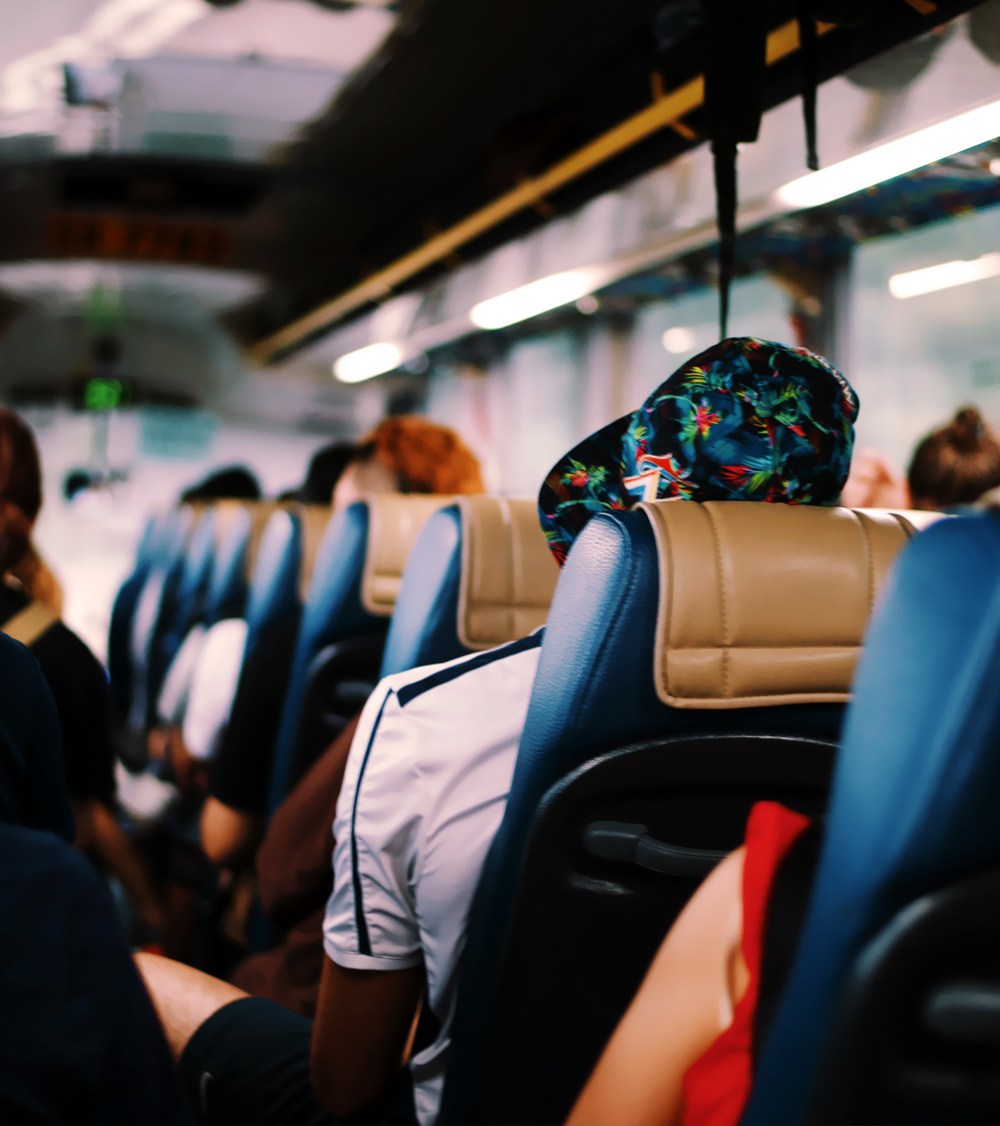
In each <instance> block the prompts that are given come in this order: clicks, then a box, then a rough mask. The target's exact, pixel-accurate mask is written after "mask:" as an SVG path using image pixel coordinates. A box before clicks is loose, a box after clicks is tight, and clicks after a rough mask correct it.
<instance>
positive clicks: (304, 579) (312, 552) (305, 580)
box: [294, 504, 333, 602]
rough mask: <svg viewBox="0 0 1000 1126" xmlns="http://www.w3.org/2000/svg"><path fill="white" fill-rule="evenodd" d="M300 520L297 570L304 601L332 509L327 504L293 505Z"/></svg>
mask: <svg viewBox="0 0 1000 1126" xmlns="http://www.w3.org/2000/svg"><path fill="white" fill-rule="evenodd" d="M294 511H295V512H297V513H298V516H299V519H300V520H301V521H302V566H301V570H300V571H299V597H300V598H301V599H302V601H303V602H305V600H306V598H307V597H308V594H309V584H310V583H311V582H312V574H313V570H314V569H315V566H316V556H317V555H319V546H320V544H321V543H322V542H323V533H324V532H325V531H326V526H327V525H328V524H329V523H330V518H331V517H332V516H333V509H332V508H331V507H330V505H328V504H300V505H296V506H295V507H294Z"/></svg>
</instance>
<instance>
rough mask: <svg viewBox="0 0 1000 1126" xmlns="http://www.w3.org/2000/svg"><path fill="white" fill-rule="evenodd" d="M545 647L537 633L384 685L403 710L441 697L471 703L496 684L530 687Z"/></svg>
mask: <svg viewBox="0 0 1000 1126" xmlns="http://www.w3.org/2000/svg"><path fill="white" fill-rule="evenodd" d="M541 646H542V632H541V631H537V632H535V633H533V634H529V636H528V637H522V638H519V639H518V640H517V641H511V642H508V643H507V644H506V645H499V646H497V647H496V648H493V649H487V650H484V651H483V652H481V653H472V654H469V655H468V656H464V657H457V658H455V660H452V661H447V662H445V663H444V664H440V665H424V666H421V667H419V668H416V669H411V670H409V671H408V672H405V673H398V674H396V675H394V676H390V677H387V678H386V679H385V681H384V682H383V683H384V684H385V685H386V687H387V688H389V689H390V690H391V691H392V692H393V693H394V694H395V695H396V697H397V699H398V701H399V705H400V707H401V708H406V707H408V706H409V705H411V704H413V703H414V702H415V701H417V700H422V701H423V702H424V703H427V702H431V701H433V702H436V701H437V699H438V698H439V697H442V696H444V695H449V696H450V695H452V694H456V695H460V696H462V697H464V698H466V699H469V700H470V702H471V700H472V697H471V696H470V693H471V692H478V691H479V690H480V689H485V688H486V687H487V686H488V685H489V684H490V683H491V682H494V681H495V682H498V683H499V682H511V681H513V682H515V683H520V682H522V681H526V682H527V683H528V684H529V685H530V683H531V680H532V679H533V678H534V670H535V665H536V664H537V661H538V654H539V652H540V651H541Z"/></svg>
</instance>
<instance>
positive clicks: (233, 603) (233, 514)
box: [202, 501, 259, 626]
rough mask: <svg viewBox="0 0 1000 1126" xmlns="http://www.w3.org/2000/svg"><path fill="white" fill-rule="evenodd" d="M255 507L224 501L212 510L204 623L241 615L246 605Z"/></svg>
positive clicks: (209, 623) (210, 623) (255, 515)
mask: <svg viewBox="0 0 1000 1126" xmlns="http://www.w3.org/2000/svg"><path fill="white" fill-rule="evenodd" d="M255 509H256V506H255V505H245V504H240V503H237V502H233V501H224V502H222V503H220V504H219V505H218V506H217V508H216V509H215V511H214V521H215V524H214V529H213V531H214V538H215V547H214V552H213V557H212V563H211V571H210V574H209V579H208V589H207V592H206V595H205V608H204V613H203V616H202V617H203V621H204V623H205V625H207V626H208V625H213V624H214V623H215V622H219V621H222V620H223V619H224V618H238V617H241V616H242V615H243V612H244V610H245V608H246V598H247V581H248V570H247V559H248V557H249V554H250V539H251V536H252V534H253V528H254V524H255V522H256V521H257V519H259V517H258V516H257V514H256V511H255Z"/></svg>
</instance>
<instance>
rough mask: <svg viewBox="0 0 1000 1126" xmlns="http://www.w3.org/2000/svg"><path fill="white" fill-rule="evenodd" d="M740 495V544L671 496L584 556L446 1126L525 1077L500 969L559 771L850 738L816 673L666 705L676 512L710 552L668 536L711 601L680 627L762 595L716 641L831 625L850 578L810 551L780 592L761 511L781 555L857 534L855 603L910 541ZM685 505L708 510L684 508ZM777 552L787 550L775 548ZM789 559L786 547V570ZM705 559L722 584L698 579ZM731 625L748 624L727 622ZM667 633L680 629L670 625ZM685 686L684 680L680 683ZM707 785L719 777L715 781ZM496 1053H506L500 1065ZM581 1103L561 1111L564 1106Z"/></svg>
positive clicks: (482, 922)
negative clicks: (663, 686) (713, 743)
mask: <svg viewBox="0 0 1000 1126" xmlns="http://www.w3.org/2000/svg"><path fill="white" fill-rule="evenodd" d="M730 505H731V506H732V507H739V508H741V509H744V510H745V511H744V512H742V513H740V514H738V515H734V516H733V517H732V518H731V520H730V518H727V517H723V519H725V520H726V521H727V522H726V523H725V525H724V527H725V529H726V532H725V537H724V539H723V542H722V546H723V547H724V548H725V551H724V552H723V553H722V554H721V555H720V553H719V551H718V546H719V545H718V544H717V543H716V542H715V538H714V537H713V535H712V525H711V524H710V523H709V522H708V521H707V519H706V518H705V516H704V514H701V513H698V512H697V511H696V510H697V509H698V508H699V507H701V506H699V505H696V504H683V503H676V502H669V501H661V502H658V503H657V504H654V505H643V506H641V507H639V508H638V509H633V510H631V511H627V512H622V513H614V514H601V515H598V516H595V517H594V518H593V519H592V520H591V521H590V523H589V524H588V525H587V527H586V528H585V529H584V530H583V532H582V533H581V535H580V537H579V539H578V540H577V542H576V544H575V546H574V547H573V549H572V551H571V552H570V555H569V559H568V561H567V563H566V566H565V567H564V568H563V571H562V574H561V576H560V579H559V584H558V588H557V590H556V594H555V597H554V599H553V603H552V608H551V611H550V613H549V618H548V624H547V626H546V636H545V642H544V644H543V646H542V653H541V657H540V660H539V666H538V672H537V674H536V678H535V683H534V687H533V690H532V695H531V700H530V703H529V707H528V714H527V719H526V722H525V729H524V733H523V736H522V739H521V743H520V747H519V751H518V757H517V763H516V766H515V769H514V775H513V778H512V783H511V790H510V796H509V798H508V802H507V806H506V809H505V813H504V817H503V820H502V822H501V824H500V828H499V830H498V832H497V834H496V837H495V838H494V841H493V844H492V846H491V848H490V851H489V853H488V855H487V858H486V862H485V865H484V868H483V873H482V877H481V880H480V883H479V886H478V889H477V892H476V896H475V898H474V902H473V905H472V910H471V913H470V918H469V931H468V944H467V947H466V953H465V960H464V963H463V970H462V979H461V982H460V985H459V1003H458V1008H457V1011H456V1016H455V1025H454V1033H453V1045H454V1048H453V1057H452V1063H451V1066H450V1069H449V1074H448V1080H447V1082H446V1085H445V1095H444V1103H443V1107H442V1121H444V1122H457V1121H472V1120H477V1117H478V1116H481V1115H484V1114H488V1113H490V1112H489V1111H486V1110H484V1109H483V1107H482V1105H481V1104H477V1100H478V1096H477V1091H479V1090H482V1089H484V1087H485V1086H487V1085H488V1083H487V1078H488V1079H489V1081H490V1082H492V1080H493V1078H494V1076H493V1074H490V1075H489V1076H487V1074H486V1073H487V1072H488V1071H490V1069H492V1071H493V1072H495V1073H496V1074H500V1073H501V1072H502V1069H503V1067H504V1066H506V1067H507V1072H508V1077H509V1079H510V1080H512V1081H514V1082H515V1085H516V1080H517V1078H518V1075H517V1074H516V1073H517V1069H518V1066H519V1061H518V1060H517V1058H516V1051H517V1050H516V1047H515V1046H512V1045H511V1043H510V1040H509V1037H508V1036H503V1038H502V1042H498V1041H497V1039H496V1038H497V1037H498V1036H499V1035H500V1034H499V1033H496V1032H495V1030H496V1029H497V1028H498V1027H504V1028H506V1027H507V1024H505V1023H504V1014H505V1009H506V1008H507V1007H509V1005H510V1004H511V1003H512V1002H511V1001H510V996H511V988H513V986H514V985H515V983H514V982H510V981H507V982H503V981H501V980H500V978H499V972H500V967H501V966H502V964H503V961H504V958H505V952H506V949H507V946H506V943H507V936H508V934H509V933H510V928H511V927H512V925H513V920H514V919H515V917H516V916H515V911H516V904H517V894H518V887H519V880H520V879H521V878H522V876H521V874H522V872H523V871H524V870H525V866H526V864H527V863H528V860H529V856H528V852H529V840H530V836H531V834H532V833H533V832H536V831H538V830H537V828H533V825H535V823H536V817H538V818H539V819H540V818H541V817H542V816H543V815H544V808H545V803H546V800H547V794H548V793H549V791H550V788H552V787H554V786H555V784H556V783H559V782H560V780H565V779H568V778H569V777H571V776H575V775H574V772H576V771H581V770H583V769H584V764H587V763H588V762H590V761H592V760H595V759H596V758H597V756H602V755H610V754H613V753H615V752H617V751H618V750H620V749H621V748H625V747H627V746H628V745H629V744H638V743H640V742H641V741H645V740H651V739H668V738H672V737H676V738H681V737H688V736H699V737H701V736H718V735H733V736H740V737H755V736H767V737H769V738H774V737H794V738H796V739H800V740H802V739H819V740H825V741H827V742H830V741H832V740H835V739H836V737H837V735H838V732H839V727H840V721H841V717H842V714H843V708H842V705H840V704H839V703H835V702H832V701H831V700H829V699H824V700H821V701H817V695H819V694H817V693H816V692H815V691H814V688H815V685H814V683H806V684H805V686H804V688H803V686H802V685H799V686H798V687H799V689H800V690H801V691H802V695H801V697H800V698H798V699H795V700H794V702H787V703H783V704H782V705H781V706H773V705H772V703H771V701H766V704H767V706H761V705H762V704H764V703H765V701H763V700H761V699H760V696H759V694H758V695H753V696H750V695H749V693H748V694H747V696H745V697H744V698H743V699H741V700H739V702H738V703H737V702H736V700H735V698H734V699H733V700H732V701H728V702H727V703H726V704H725V706H722V707H719V706H716V707H713V708H707V709H706V708H702V707H695V706H686V707H675V706H672V705H671V704H669V703H667V702H665V701H664V699H663V698H662V696H661V694H660V691H659V687H660V686H659V685H658V683H657V681H658V677H657V675H656V671H657V653H658V644H657V636H658V630H659V621H658V617H659V615H658V610H657V607H658V603H659V600H660V598H661V597H663V596H664V594H666V596H667V597H668V598H669V596H670V594H671V593H672V592H671V590H670V589H669V588H668V589H667V590H666V591H665V590H664V586H665V584H666V580H665V579H664V577H663V576H662V575H661V559H660V548H661V546H662V547H664V548H667V545H666V544H665V543H664V542H663V541H664V535H663V529H664V527H666V526H667V525H668V524H673V523H674V521H677V522H678V527H679V528H681V529H682V532H683V533H684V534H687V535H688V536H689V537H691V538H692V540H695V541H696V542H692V543H690V544H686V547H685V550H686V551H687V550H697V552H698V558H697V560H696V561H690V560H685V561H684V562H683V564H681V561H680V560H678V559H677V558H676V557H671V554H670V551H671V549H669V548H667V550H666V551H665V554H664V559H666V560H667V564H668V567H669V568H670V570H668V575H674V574H675V572H677V571H678V569H680V577H681V579H682V581H683V584H684V592H685V597H686V598H689V599H692V600H693V599H695V598H697V599H698V600H699V604H698V605H697V606H695V605H693V604H691V603H686V604H685V606H684V607H683V616H682V621H683V622H684V625H685V632H682V633H681V634H680V635H679V636H680V637H681V638H682V639H683V640H685V641H687V639H688V637H689V636H690V635H691V634H690V631H691V630H696V629H698V628H699V626H698V615H699V614H705V615H706V616H707V617H708V619H709V621H710V622H711V621H712V620H714V621H715V622H716V623H717V625H718V624H719V623H720V614H719V611H718V609H717V605H716V603H717V600H718V598H719V589H718V587H719V582H720V581H721V582H723V583H725V586H726V593H727V596H728V595H730V594H732V595H734V596H735V595H736V594H737V593H739V596H740V599H741V600H743V599H748V600H749V601H747V602H743V601H741V603H740V604H739V605H738V604H737V603H736V602H732V603H731V604H730V605H729V606H728V607H727V622H726V625H727V632H724V633H723V632H720V631H719V630H717V632H716V634H715V635H714V637H713V636H712V635H709V636H710V639H711V640H713V641H715V642H727V641H728V642H732V641H733V640H734V639H738V640H739V641H740V642H741V643H743V644H745V645H747V646H753V644H754V643H755V639H754V637H753V636H752V635H751V634H750V633H749V631H748V629H747V628H746V625H745V623H751V622H757V623H758V625H759V626H760V627H761V628H763V629H765V630H766V631H767V633H766V640H767V641H768V643H769V644H770V643H772V642H773V640H774V639H775V638H798V637H807V636H809V635H808V633H804V632H803V628H804V627H803V623H802V621H801V618H802V614H803V612H804V608H808V607H811V608H813V610H810V611H809V614H810V616H812V617H813V618H814V620H815V621H816V622H818V623H819V625H820V626H822V627H823V628H824V629H825V628H826V626H827V625H829V623H830V615H829V614H828V613H827V603H828V601H829V582H830V574H831V572H832V573H834V574H836V573H837V568H838V566H841V567H843V566H844V561H843V559H842V558H841V559H840V561H839V564H838V561H837V560H836V559H831V560H830V561H829V563H828V564H827V565H825V566H824V567H823V568H822V569H817V568H816V567H814V566H813V562H815V560H810V563H809V566H808V567H805V566H803V567H802V568H801V573H798V572H795V571H794V570H793V573H792V576H791V577H792V578H794V584H793V587H794V593H795V598H794V599H790V600H788V601H787V602H786V601H785V600H784V599H783V598H782V597H781V589H780V586H781V584H787V583H789V582H790V581H791V579H790V578H789V576H788V575H787V574H782V572H781V571H780V570H776V571H775V572H774V573H772V572H769V570H768V567H767V563H766V557H765V554H764V553H766V551H767V549H768V543H767V540H766V539H765V538H763V537H761V538H759V539H758V538H757V537H756V535H755V534H754V532H753V529H752V527H750V521H753V520H755V519H757V518H759V519H760V520H761V521H762V522H763V525H762V526H763V527H766V528H768V529H770V530H771V531H773V528H774V526H775V525H774V514H773V512H772V509H773V508H779V507H781V508H782V513H781V515H780V517H779V519H780V520H781V521H782V522H783V524H785V525H786V526H784V527H783V528H782V537H781V540H780V544H781V546H780V552H781V553H784V554H786V555H789V556H790V557H791V558H792V559H798V560H800V561H802V560H806V559H808V558H809V557H810V553H811V551H812V548H811V546H810V545H811V544H812V542H813V538H814V537H815V536H816V535H817V517H818V519H819V522H820V523H823V522H825V523H826V524H828V525H830V526H831V527H835V529H836V530H835V531H831V532H830V535H831V536H833V537H839V538H840V539H841V540H842V542H841V544H840V546H841V548H842V549H843V550H844V551H845V552H846V553H847V556H848V557H849V559H850V564H849V566H848V568H847V569H848V571H849V572H850V573H853V574H854V576H855V580H856V581H859V582H860V583H861V588H862V592H861V594H860V596H857V595H853V594H852V596H851V597H852V605H856V604H857V599H858V597H860V600H861V601H860V605H861V607H862V608H863V607H864V606H865V605H867V604H868V603H869V602H870V599H871V597H872V592H873V589H874V588H873V584H874V579H873V578H872V574H878V573H881V570H882V568H881V566H880V565H879V566H876V565H875V560H876V559H878V558H880V557H882V556H885V555H887V554H888V553H889V552H890V550H891V545H892V543H893V541H894V540H895V542H896V543H899V542H901V541H902V535H897V533H896V531H895V530H893V529H891V527H890V524H889V523H888V522H886V521H884V520H883V519H882V518H880V517H874V516H873V517H870V518H868V517H859V516H855V515H849V514H843V513H837V512H832V511H827V512H822V511H819V512H817V511H816V510H813V509H809V508H806V507H805V506H795V507H791V506H777V505H775V506H771V505H766V504H756V505H750V504H746V505H736V504H734V503H733V502H730ZM718 507H719V508H721V507H722V506H721V505H720V506H718ZM660 509H662V510H663V511H662V512H661V511H660ZM684 509H690V510H694V511H692V512H690V513H685V512H684V511H683V510H684ZM668 510H669V511H668ZM714 515H715V517H716V528H718V526H719V524H720V520H719V514H718V512H717V511H716V512H715V513H714ZM744 516H745V517H746V521H745V523H746V526H745V527H744ZM654 521H656V523H655V524H654ZM696 521H702V523H700V524H699V523H696ZM863 521H864V523H862V522H863ZM918 521H919V518H918ZM918 521H916V522H918ZM892 523H893V524H895V525H896V526H897V527H898V526H899V523H900V522H899V521H897V520H896V518H895V517H893V518H892ZM903 523H906V521H903ZM841 525H843V527H841ZM737 526H738V527H739V529H740V536H739V539H740V542H742V543H744V544H745V546H747V547H748V549H749V550H751V551H752V552H754V553H755V554H756V556H757V558H758V562H757V564H756V565H755V567H754V571H753V573H754V574H755V575H756V576H757V577H758V582H760V583H763V584H764V589H758V588H755V587H747V586H746V584H744V583H740V582H738V580H737V577H736V576H735V574H734V559H735V556H734V555H733V552H734V551H735V550H736V543H735V542H730V541H731V540H733V537H734V536H735V532H734V529H735V528H736V527H737ZM656 529H658V530H659V539H660V542H659V543H658V541H657V534H658V533H657V530H656ZM866 531H867V533H868V537H867V540H866ZM769 534H770V532H769ZM868 540H870V541H871V542H872V543H874V544H875V545H876V546H875V547H874V549H873V550H872V551H871V559H872V564H871V567H862V568H860V569H859V567H858V563H857V561H858V558H859V554H860V557H862V558H863V557H864V552H865V551H866V550H867V548H866V547H865V544H866V542H868ZM832 548H833V542H831V543H826V542H824V551H826V550H831V549H832ZM676 554H677V553H676V552H675V553H674V556H676ZM777 555H778V552H776V553H775V557H777ZM720 558H721V560H722V563H723V564H724V569H723V570H722V572H721V575H722V578H721V580H719V581H717V580H716V577H717V576H718V574H719V560H720ZM778 567H779V564H778V562H777V559H775V568H778ZM713 569H714V570H715V575H714V576H713ZM873 569H874V570H873ZM699 571H701V572H703V573H704V574H706V575H708V576H709V577H710V578H711V581H707V582H706V581H699ZM849 581H850V579H849V578H848V577H846V576H843V575H841V576H839V579H838V582H839V587H838V589H839V590H840V595H839V597H846V591H847V584H848V583H849ZM755 598H760V599H762V600H765V601H766V603H767V606H768V612H767V613H765V614H763V615H760V614H757V613H756V612H755V609H754V607H753V605H752V603H753V600H754V599H755ZM816 608H818V610H817V609H816ZM814 610H815V612H814ZM858 612H860V611H858ZM817 628H819V627H817ZM838 628H839V627H838ZM729 629H731V630H732V631H733V632H728V630H729ZM666 632H667V636H668V637H669V636H671V633H670V629H669V628H667V631H666ZM695 636H697V635H695ZM833 639H834V640H835V641H836V642H837V643H838V645H839V643H840V642H842V641H843V640H845V639H846V640H853V643H855V644H856V641H857V638H853V639H850V638H846V636H845V635H844V634H843V632H842V631H841V632H838V633H836V634H835V635H834V637H833ZM668 671H670V672H671V673H672V672H673V670H672V669H670V670H668ZM842 673H843V675H844V677H845V679H844V681H843V682H842V683H841V684H839V685H838V686H837V687H838V689H840V690H841V691H842V690H843V688H844V687H845V686H846V677H847V676H848V675H849V672H848V667H847V663H846V662H845V663H844V664H843V666H842ZM670 686H671V688H673V687H674V685H673V683H671V685H670ZM741 687H742V686H741ZM767 687H768V692H769V693H771V694H773V695H775V696H781V697H782V698H785V699H789V698H790V697H791V691H790V688H789V686H788V685H787V684H784V685H779V687H780V689H781V690H780V691H775V690H774V683H773V682H771V683H769V684H768V686H767ZM823 696H826V693H823ZM712 781H715V780H714V779H713V780H712ZM707 782H708V780H705V784H707ZM724 800H725V799H723V801H724ZM540 809H541V810H542V811H543V812H542V813H540ZM710 828H711V825H710V823H709V822H708V821H706V823H705V826H704V833H705V834H709V830H710ZM538 862H539V863H543V862H544V858H539V861H538ZM563 882H565V878H564V881H563ZM666 923H667V924H668V923H669V917H668V918H667V920H666ZM540 937H541V940H543V942H544V943H550V942H552V941H555V940H557V937H558V936H554V935H551V934H547V935H545V936H540ZM562 939H563V940H564V941H570V936H568V935H567V936H562ZM608 1031H610V1029H609V1030H608ZM568 1038H569V1037H568V1036H567V1039H568ZM497 1060H499V1061H500V1063H499V1064H496V1063H494V1062H492V1061H497ZM505 1109H509V1108H505ZM566 1109H568V1108H562V1112H563V1113H564V1112H565V1110H566ZM507 1120H508V1121H510V1120H512V1119H510V1118H508V1119H507Z"/></svg>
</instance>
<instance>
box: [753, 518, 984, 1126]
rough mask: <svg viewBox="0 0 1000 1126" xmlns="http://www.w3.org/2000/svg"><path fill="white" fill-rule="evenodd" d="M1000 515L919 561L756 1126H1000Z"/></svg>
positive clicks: (810, 917) (847, 784)
mask: <svg viewBox="0 0 1000 1126" xmlns="http://www.w3.org/2000/svg"><path fill="white" fill-rule="evenodd" d="M998 803H1000V516H998V515H997V514H996V513H987V514H984V515H981V516H973V517H961V518H957V519H954V520H949V521H947V522H943V523H942V524H941V525H940V526H938V527H935V528H933V529H931V530H930V531H929V532H927V533H926V535H922V536H920V537H919V539H918V540H917V541H916V542H914V543H913V544H912V545H911V546H910V547H909V548H908V549H907V551H906V552H905V553H904V555H903V558H902V559H901V560H900V563H899V566H898V568H897V569H896V571H895V573H894V576H893V582H892V585H891V592H890V594H889V596H888V598H887V599H886V600H885V602H884V604H883V605H882V607H881V609H880V612H879V614H878V615H877V616H876V619H875V621H874V622H873V625H872V629H871V631H870V634H869V636H868V639H867V642H866V647H865V653H864V656H863V658H862V661H861V664H860V667H859V669H858V675H857V681H856V685H855V695H854V700H853V702H852V705H851V708H850V713H849V716H848V718H847V722H846V725H845V731H844V738H843V741H842V744H841V749H840V754H839V757H838V761H837V768H836V773H835V776H834V781H833V789H832V794H831V799H830V807H829V813H828V816H827V820H826V825H825V831H824V839H823V846H822V850H821V854H820V858H819V863H818V868H817V871H816V876H815V878H814V881H813V885H812V893H811V898H810V902H809V905H808V909H807V914H806V918H805V922H804V925H803V930H802V933H801V938H800V941H799V944H798V948H797V952H796V954H795V958H794V962H793V964H792V967H791V971H790V973H789V977H788V980H787V983H786V987H785V990H784V992H783V995H782V999H781V1002H780V1004H779V1006H778V1009H777V1012H776V1014H775V1018H774V1021H773V1023H772V1025H771V1029H770V1033H769V1035H768V1037H767V1039H766V1042H765V1044H764V1046H763V1049H762V1052H761V1053H760V1056H759V1059H758V1066H757V1076H756V1083H755V1087H754V1091H753V1094H752V1096H751V1100H750V1103H749V1105H748V1107H747V1110H746V1113H745V1118H744V1121H746V1122H748V1123H756V1122H761V1123H763V1122H768V1123H785V1122H787V1123H793V1122H796V1123H797V1122H813V1121H816V1122H873V1121H877V1122H995V1121H997V1120H998V1119H1000V1083H998V1081H997V1067H996V1060H997V1051H998V1049H1000V1019H998V1014H1000V960H998V957H997V950H998V949H1000V906H998V905H1000V818H998V817H997V806H998Z"/></svg>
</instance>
